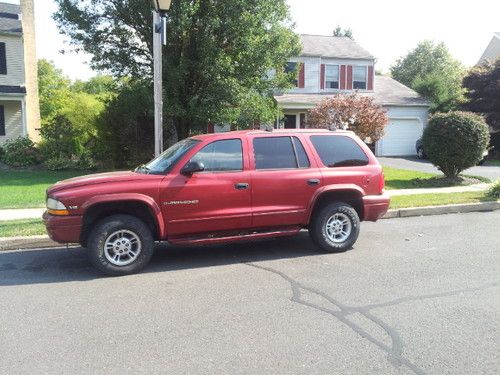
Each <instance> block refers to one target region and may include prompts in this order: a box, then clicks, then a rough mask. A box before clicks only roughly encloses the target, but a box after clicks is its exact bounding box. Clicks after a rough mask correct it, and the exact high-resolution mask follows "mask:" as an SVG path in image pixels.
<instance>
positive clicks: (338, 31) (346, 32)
mask: <svg viewBox="0 0 500 375" xmlns="http://www.w3.org/2000/svg"><path fill="white" fill-rule="evenodd" d="M333 36H343V37H346V38H349V39H354V36H353V35H352V30H351V29H342V28H341V27H340V26H338V25H337V27H336V28H335V29H333Z"/></svg>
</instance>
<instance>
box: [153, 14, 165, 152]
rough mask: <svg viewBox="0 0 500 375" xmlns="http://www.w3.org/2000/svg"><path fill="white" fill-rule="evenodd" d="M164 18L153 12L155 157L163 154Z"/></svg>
mask: <svg viewBox="0 0 500 375" xmlns="http://www.w3.org/2000/svg"><path fill="white" fill-rule="evenodd" d="M166 32H167V25H166V19H165V16H164V15H162V14H161V13H160V12H158V11H156V10H155V11H153V63H154V68H153V71H154V73H153V85H154V106H155V157H156V156H159V155H160V154H161V153H162V152H163V87H162V86H163V72H162V47H163V46H164V45H165V44H166V42H167V38H166V36H167V35H166V34H167V33H166Z"/></svg>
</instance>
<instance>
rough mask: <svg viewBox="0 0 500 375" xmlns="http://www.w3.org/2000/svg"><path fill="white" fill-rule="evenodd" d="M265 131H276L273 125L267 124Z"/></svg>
mask: <svg viewBox="0 0 500 375" xmlns="http://www.w3.org/2000/svg"><path fill="white" fill-rule="evenodd" d="M264 130H265V131H266V132H270V133H272V132H273V131H274V127H273V126H272V125H269V124H266V125H265V127H264Z"/></svg>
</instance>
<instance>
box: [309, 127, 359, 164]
mask: <svg viewBox="0 0 500 375" xmlns="http://www.w3.org/2000/svg"><path fill="white" fill-rule="evenodd" d="M311 142H312V144H313V146H314V148H315V149H316V151H317V152H318V155H319V157H320V158H321V161H322V162H323V164H324V165H325V166H327V167H351V166H360V165H367V164H368V156H366V154H365V153H364V151H363V150H362V149H361V147H359V145H358V144H357V143H356V142H355V141H354V140H352V139H351V138H349V137H344V136H339V135H313V136H311Z"/></svg>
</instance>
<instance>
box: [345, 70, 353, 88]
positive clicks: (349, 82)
mask: <svg viewBox="0 0 500 375" xmlns="http://www.w3.org/2000/svg"><path fill="white" fill-rule="evenodd" d="M346 89H347V90H352V65H347V87H346Z"/></svg>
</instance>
